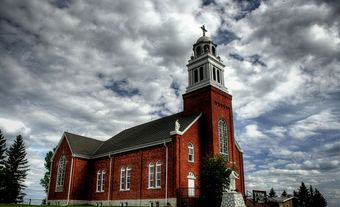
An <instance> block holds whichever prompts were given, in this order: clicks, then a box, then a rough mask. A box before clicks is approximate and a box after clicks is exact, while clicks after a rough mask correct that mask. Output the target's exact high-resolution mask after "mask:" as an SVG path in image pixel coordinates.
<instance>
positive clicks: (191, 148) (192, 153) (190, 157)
mask: <svg viewBox="0 0 340 207" xmlns="http://www.w3.org/2000/svg"><path fill="white" fill-rule="evenodd" d="M194 159H195V151H194V145H193V144H192V143H189V144H188V161H189V162H194Z"/></svg>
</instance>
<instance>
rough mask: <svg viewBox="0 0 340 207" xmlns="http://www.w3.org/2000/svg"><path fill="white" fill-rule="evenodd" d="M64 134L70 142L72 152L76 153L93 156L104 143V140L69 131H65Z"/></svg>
mask: <svg viewBox="0 0 340 207" xmlns="http://www.w3.org/2000/svg"><path fill="white" fill-rule="evenodd" d="M64 134H65V136H66V139H67V141H68V143H69V144H70V147H71V150H72V152H73V153H74V154H76V155H82V156H91V155H92V154H93V153H94V152H95V151H96V150H97V149H98V147H99V146H100V145H102V144H103V141H99V140H96V139H92V138H90V137H84V136H80V135H77V134H72V133H69V132H65V133H64Z"/></svg>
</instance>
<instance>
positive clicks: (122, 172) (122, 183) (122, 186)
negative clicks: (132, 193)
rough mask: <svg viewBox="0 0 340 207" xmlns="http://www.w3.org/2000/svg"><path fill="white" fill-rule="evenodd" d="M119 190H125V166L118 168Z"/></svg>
mask: <svg viewBox="0 0 340 207" xmlns="http://www.w3.org/2000/svg"><path fill="white" fill-rule="evenodd" d="M120 190H121V191H123V190H125V168H124V167H122V168H121V169H120Z"/></svg>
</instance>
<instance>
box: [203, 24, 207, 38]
mask: <svg viewBox="0 0 340 207" xmlns="http://www.w3.org/2000/svg"><path fill="white" fill-rule="evenodd" d="M201 29H202V32H203V36H205V33H206V32H207V31H208V30H206V29H205V26H204V24H203V26H202V27H201Z"/></svg>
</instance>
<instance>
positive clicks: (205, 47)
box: [204, 45, 209, 53]
mask: <svg viewBox="0 0 340 207" xmlns="http://www.w3.org/2000/svg"><path fill="white" fill-rule="evenodd" d="M204 53H209V45H204Z"/></svg>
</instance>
